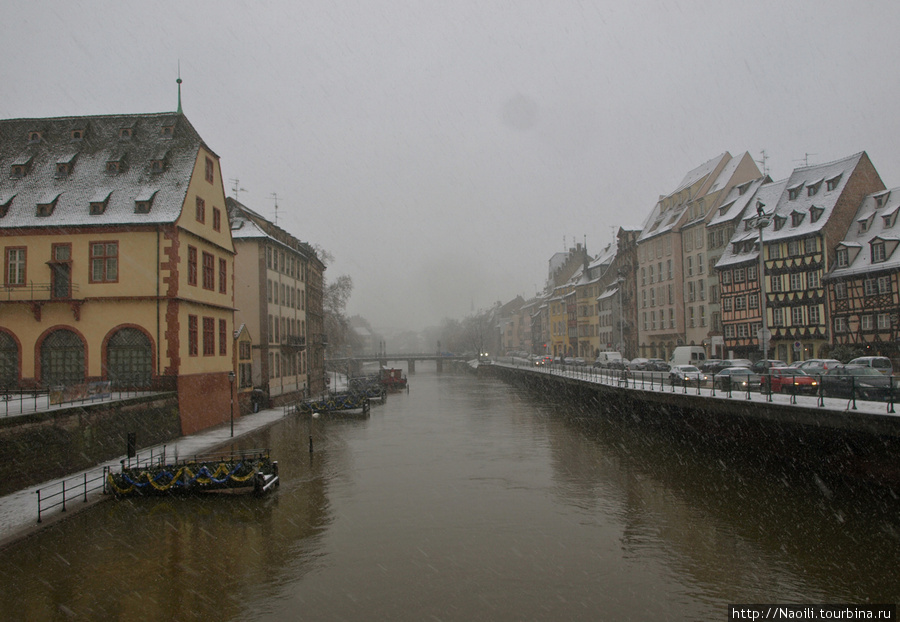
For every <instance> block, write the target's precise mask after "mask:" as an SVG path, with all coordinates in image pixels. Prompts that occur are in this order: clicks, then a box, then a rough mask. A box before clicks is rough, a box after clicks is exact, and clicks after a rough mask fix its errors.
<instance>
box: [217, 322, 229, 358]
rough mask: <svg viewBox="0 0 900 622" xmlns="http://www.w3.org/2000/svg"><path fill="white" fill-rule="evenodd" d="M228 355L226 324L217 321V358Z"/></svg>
mask: <svg viewBox="0 0 900 622" xmlns="http://www.w3.org/2000/svg"><path fill="white" fill-rule="evenodd" d="M227 354H228V323H227V322H226V321H225V320H219V356H225V355H227Z"/></svg>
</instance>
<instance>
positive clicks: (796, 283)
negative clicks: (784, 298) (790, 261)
mask: <svg viewBox="0 0 900 622" xmlns="http://www.w3.org/2000/svg"><path fill="white" fill-rule="evenodd" d="M790 280H791V290H792V291H800V290H802V289H803V274H801V273H800V272H791V275H790Z"/></svg>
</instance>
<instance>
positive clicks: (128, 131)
mask: <svg viewBox="0 0 900 622" xmlns="http://www.w3.org/2000/svg"><path fill="white" fill-rule="evenodd" d="M132 136H134V128H131V127H123V128H121V129H119V140H131V137H132Z"/></svg>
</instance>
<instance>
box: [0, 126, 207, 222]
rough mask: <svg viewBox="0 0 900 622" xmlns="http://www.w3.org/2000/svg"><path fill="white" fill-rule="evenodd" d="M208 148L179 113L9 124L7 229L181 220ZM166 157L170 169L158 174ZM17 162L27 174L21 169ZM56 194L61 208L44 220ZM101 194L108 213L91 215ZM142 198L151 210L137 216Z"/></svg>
mask: <svg viewBox="0 0 900 622" xmlns="http://www.w3.org/2000/svg"><path fill="white" fill-rule="evenodd" d="M125 128H127V129H128V130H129V132H125V133H123V132H122V130H123V129H125ZM35 132H39V134H35ZM128 133H130V136H127V134H128ZM201 146H202V147H204V148H206V149H207V150H209V148H208V147H206V145H205V144H204V143H203V140H202V139H201V138H200V136H199V135H198V134H197V131H196V130H195V129H194V127H193V126H192V125H191V124H190V122H189V121H188V120H187V118H186V117H185V116H184V115H182V114H175V113H158V114H137V115H109V116H88V117H59V118H50V119H9V120H2V121H0V197H9V196H11V195H15V196H14V198H13V200H12V202H11V203H10V205H9V210H8V212H7V213H6V214H5V215H4V216H2V217H0V227H3V228H10V227H48V226H66V227H78V226H98V225H99V226H110V225H135V224H160V223H171V222H174V221H176V220H177V219H178V217H179V216H180V215H181V210H182V206H183V205H184V200H185V196H186V192H187V186H188V181H189V180H190V178H191V176H192V175H193V171H194V164H195V162H196V160H197V156H198V153H199V150H200V148H201ZM160 152H163V153H165V154H166V156H165V166H164V167H163V168H162V169H161V170H160V171H158V172H154V171H152V170H151V161H152V160H153V159H154V157H155V156H157V155H158V154H159V153H160ZM210 153H212V151H211V150H210ZM213 155H215V154H213ZM17 165H20V166H24V167H26V170H25V171H21V170H19V171H15V172H14V170H13V169H14V167H15V166H17ZM64 169H67V170H64ZM53 194H55V195H57V196H58V200H57V202H56V206H55V209H54V210H53V211H52V213H51V214H50V215H49V216H38V215H37V209H36V206H37V205H38V204H39V203H41V201H42V200H44V199H45V198H46V197H47V196H49V195H53ZM101 195H102V196H104V197H105V200H106V201H107V202H106V206H105V209H104V210H102V211H95V212H94V213H92V212H91V209H90V203H91V201H92V200H93V199H95V198H96V197H98V196H101ZM139 197H151V198H152V199H153V203H152V206H151V209H150V210H149V212H147V213H138V212H136V210H135V201H136V200H139ZM98 200H99V199H98Z"/></svg>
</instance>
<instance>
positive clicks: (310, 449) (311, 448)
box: [309, 434, 313, 453]
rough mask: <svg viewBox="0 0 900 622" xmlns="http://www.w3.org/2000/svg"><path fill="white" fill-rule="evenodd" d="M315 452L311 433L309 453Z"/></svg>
mask: <svg viewBox="0 0 900 622" xmlns="http://www.w3.org/2000/svg"><path fill="white" fill-rule="evenodd" d="M312 452H313V442H312V434H310V435H309V453H312Z"/></svg>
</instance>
